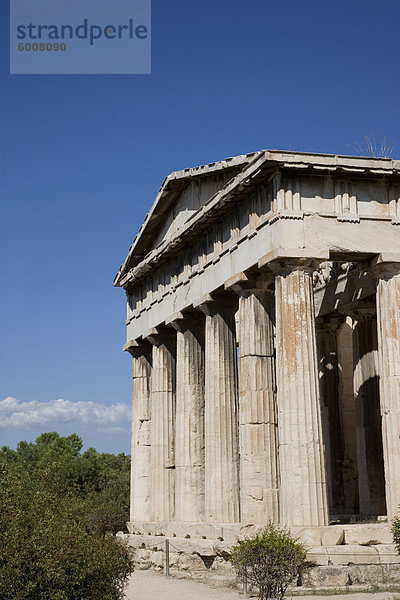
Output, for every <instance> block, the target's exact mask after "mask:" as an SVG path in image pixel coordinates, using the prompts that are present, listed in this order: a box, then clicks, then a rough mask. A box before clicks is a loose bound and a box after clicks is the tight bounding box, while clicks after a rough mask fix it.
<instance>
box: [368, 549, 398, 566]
mask: <svg viewBox="0 0 400 600" xmlns="http://www.w3.org/2000/svg"><path fill="white" fill-rule="evenodd" d="M371 547H372V548H374V550H376V551H377V552H378V554H379V558H380V561H381V563H382V564H396V565H400V556H399V555H398V553H397V551H396V548H395V547H394V546H393V544H378V545H376V546H371Z"/></svg>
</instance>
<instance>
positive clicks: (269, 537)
mask: <svg viewBox="0 0 400 600" xmlns="http://www.w3.org/2000/svg"><path fill="white" fill-rule="evenodd" d="M230 561H231V563H232V564H233V566H234V567H235V569H236V571H237V573H238V575H239V576H240V577H243V575H244V574H246V576H247V580H248V581H249V582H250V583H251V584H252V585H254V586H256V587H257V588H258V590H259V598H260V599H261V600H266V598H278V599H279V600H281V599H282V598H283V597H284V595H285V593H286V590H287V588H288V586H289V585H290V583H292V582H293V581H294V580H295V579H297V578H298V577H299V576H301V575H302V574H303V573H305V572H306V571H307V570H308V569H309V568H310V566H311V565H310V563H308V562H307V558H306V548H305V546H304V545H303V544H302V543H301V542H299V540H298V539H297V538H293V537H292V536H291V535H290V533H289V531H287V530H285V529H280V528H279V527H275V526H274V525H273V524H272V523H269V524H268V526H267V527H266V528H265V529H264V530H263V531H262V532H261V533H260V534H258V535H256V536H255V537H253V538H250V539H246V540H244V541H240V542H239V544H238V545H237V546H234V548H233V549H232V553H231V556H230Z"/></svg>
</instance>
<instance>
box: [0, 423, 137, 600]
mask: <svg viewBox="0 0 400 600" xmlns="http://www.w3.org/2000/svg"><path fill="white" fill-rule="evenodd" d="M80 448H81V441H80V440H79V438H78V437H77V436H69V438H60V437H59V436H58V435H57V434H45V436H41V437H40V438H38V440H36V444H26V443H21V444H19V446H18V449H17V451H15V452H14V451H11V450H9V449H8V448H3V449H2V451H0V598H1V600H120V598H122V597H123V588H124V585H125V582H126V580H127V577H128V576H129V575H130V573H131V572H132V570H133V564H132V558H131V555H130V552H129V549H128V548H127V547H126V546H125V545H124V544H122V543H117V542H116V540H115V538H114V537H113V536H112V535H109V534H108V533H106V530H107V531H110V530H111V529H112V528H113V527H112V524H109V526H108V527H105V526H102V527H99V526H98V525H96V526H93V524H92V520H93V514H94V511H95V510H98V511H99V510H100V509H99V506H100V504H101V510H102V511H103V514H104V515H105V516H104V518H103V519H102V520H101V522H102V523H103V522H104V520H105V519H106V518H109V517H108V506H107V502H106V500H105V497H106V496H105V495H104V494H105V492H104V494H103V491H104V488H103V485H104V484H103V482H101V477H100V476H99V472H102V471H107V468H103V467H104V460H102V458H101V456H102V455H98V454H97V453H96V452H95V451H94V450H92V452H89V451H88V452H89V456H87V457H86V458H85V459H83V457H84V456H85V455H80V454H79V452H80ZM85 454H86V453H85ZM103 456H104V455H103ZM105 456H108V455H105ZM114 458H116V459H117V458H118V457H114ZM81 459H82V460H81ZM89 459H90V460H89ZM92 459H93V460H92ZM94 459H95V460H94ZM110 461H111V462H113V461H112V460H111V459H110V460H109V459H107V460H106V461H105V462H106V463H107V464H108V463H109V462H110ZM99 462H100V463H101V464H102V465H103V467H102V468H100V467H99V464H98V463H99ZM94 465H95V468H94ZM96 465H97V466H96ZM111 470H113V469H111ZM110 477H111V475H110V474H108V475H107V476H105V478H106V480H107V481H108V480H109V479H110ZM117 479H118V478H117ZM96 490H97V491H96ZM96 494H98V495H100V496H102V502H101V503H100V504H99V503H98V502H97V503H96ZM118 518H119V517H118Z"/></svg>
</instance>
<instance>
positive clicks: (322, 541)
mask: <svg viewBox="0 0 400 600" xmlns="http://www.w3.org/2000/svg"><path fill="white" fill-rule="evenodd" d="M291 533H292V535H294V536H295V537H298V538H299V539H300V540H301V541H302V542H303V543H304V544H306V545H307V546H336V545H338V544H342V543H343V537H344V533H343V526H342V525H331V526H330V527H292V529H291Z"/></svg>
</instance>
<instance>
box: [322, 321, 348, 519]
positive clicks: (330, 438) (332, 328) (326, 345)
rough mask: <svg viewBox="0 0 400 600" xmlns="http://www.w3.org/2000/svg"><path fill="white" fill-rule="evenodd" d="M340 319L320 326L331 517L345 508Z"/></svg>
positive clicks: (323, 423) (323, 407)
mask: <svg viewBox="0 0 400 600" xmlns="http://www.w3.org/2000/svg"><path fill="white" fill-rule="evenodd" d="M339 324H340V319H339V318H335V317H324V318H322V319H320V320H319V321H318V324H317V332H316V333H317V349H318V361H319V377H320V393H321V411H322V412H321V418H322V435H323V441H324V446H325V465H326V481H327V493H328V502H329V511H330V513H331V514H335V515H340V514H342V511H343V506H344V491H343V473H342V468H343V439H342V428H341V418H340V398H339V361H338V344H337V335H338V328H339Z"/></svg>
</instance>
